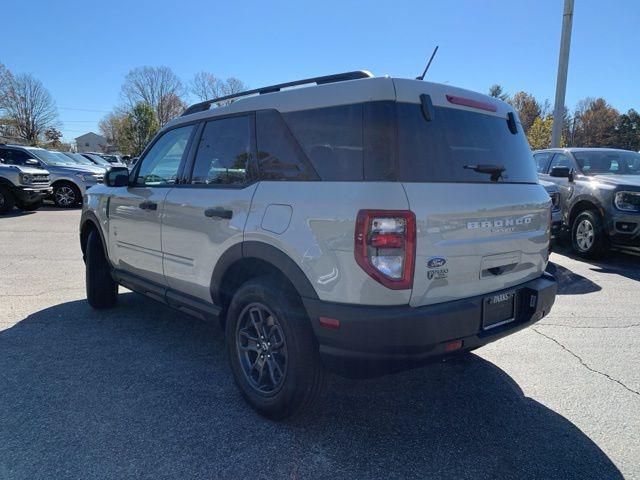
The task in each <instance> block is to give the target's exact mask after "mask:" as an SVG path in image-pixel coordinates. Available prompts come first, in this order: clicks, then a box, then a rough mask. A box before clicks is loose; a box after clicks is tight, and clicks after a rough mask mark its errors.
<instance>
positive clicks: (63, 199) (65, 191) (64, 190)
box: [53, 185, 76, 207]
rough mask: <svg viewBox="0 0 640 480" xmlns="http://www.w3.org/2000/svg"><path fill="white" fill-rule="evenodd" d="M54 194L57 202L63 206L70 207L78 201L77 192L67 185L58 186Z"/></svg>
mask: <svg viewBox="0 0 640 480" xmlns="http://www.w3.org/2000/svg"><path fill="white" fill-rule="evenodd" d="M53 195H54V197H55V199H56V203H57V204H58V205H61V206H63V207H70V206H72V205H74V204H75V203H76V192H75V191H74V190H73V188H71V187H69V186H67V185H63V186H61V187H58V188H57V189H56V191H55V192H54V194H53Z"/></svg>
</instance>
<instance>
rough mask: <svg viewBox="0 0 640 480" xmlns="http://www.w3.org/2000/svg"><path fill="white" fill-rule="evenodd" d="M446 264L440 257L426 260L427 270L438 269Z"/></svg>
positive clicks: (444, 259) (445, 260)
mask: <svg viewBox="0 0 640 480" xmlns="http://www.w3.org/2000/svg"><path fill="white" fill-rule="evenodd" d="M445 263H447V259H446V258H442V257H430V258H428V259H427V268H440V267H442V266H443V265H444V264H445Z"/></svg>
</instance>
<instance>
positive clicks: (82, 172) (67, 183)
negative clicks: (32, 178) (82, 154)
mask: <svg viewBox="0 0 640 480" xmlns="http://www.w3.org/2000/svg"><path fill="white" fill-rule="evenodd" d="M7 152H9V154H10V155H12V156H14V157H15V158H16V161H17V162H19V163H16V165H32V166H38V167H41V168H43V169H46V170H47V171H48V172H49V174H50V179H51V186H52V187H53V191H52V193H51V199H52V200H53V202H54V203H55V204H56V206H57V207H61V208H71V207H75V206H78V205H80V204H81V203H82V196H83V195H84V193H85V192H86V191H87V189H88V188H90V187H92V186H94V185H96V184H98V183H102V180H103V178H104V173H105V170H104V169H103V168H101V167H98V166H95V165H94V166H91V165H80V164H78V163H76V162H75V161H74V160H72V159H71V158H69V157H68V156H66V155H64V154H62V153H60V152H57V153H56V152H50V151H48V150H45V149H43V148H37V147H25V146H21V145H3V146H1V147H0V157H1V156H2V155H7ZM33 161H35V163H34V162H33Z"/></svg>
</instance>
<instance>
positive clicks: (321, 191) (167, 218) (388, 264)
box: [80, 72, 556, 418]
mask: <svg viewBox="0 0 640 480" xmlns="http://www.w3.org/2000/svg"><path fill="white" fill-rule="evenodd" d="M304 84H316V86H310V87H308V88H287V87H300V86H302V85H304ZM229 99H231V97H223V98H222V99H214V100H211V101H207V102H203V103H201V104H197V105H194V106H192V107H190V108H189V109H188V110H187V111H186V112H185V114H184V115H183V116H182V117H180V118H177V119H175V120H173V121H172V122H170V123H169V124H168V125H167V126H166V127H165V128H164V129H163V130H162V131H161V132H160V133H159V134H158V135H157V136H156V138H155V139H154V140H153V141H152V142H151V144H150V145H149V146H148V147H147V149H146V150H145V152H144V153H143V154H142V156H141V158H140V161H139V162H138V163H137V164H136V166H135V168H134V169H133V171H132V172H131V173H130V174H129V172H127V171H126V170H125V169H113V170H111V171H110V172H109V173H108V174H107V176H106V179H105V183H106V185H104V186H102V185H99V186H97V187H94V188H91V189H90V190H89V191H88V192H87V194H86V202H85V204H84V207H83V214H82V219H81V226H80V241H81V245H82V250H83V253H84V258H85V262H86V276H87V297H88V300H89V303H90V304H91V305H92V306H94V307H96V308H104V307H112V306H114V304H115V303H116V298H117V291H118V284H120V285H123V286H125V287H127V288H130V289H132V290H135V291H138V292H141V293H143V294H146V295H148V296H149V297H151V298H153V299H155V300H158V301H160V302H163V303H166V304H168V305H169V306H172V307H175V308H177V309H179V310H181V311H183V312H186V313H189V314H192V315H195V316H198V317H201V318H219V319H221V321H222V324H223V325H224V328H225V329H226V342H227V346H228V350H229V358H230V363H231V369H232V371H233V375H234V377H235V380H236V382H237V384H238V386H239V388H240V390H241V391H242V393H243V395H244V397H245V398H246V399H247V401H248V402H249V403H250V404H251V406H252V407H253V408H255V409H256V410H257V411H258V412H260V413H262V414H264V415H266V416H270V417H273V418H283V417H286V416H289V415H292V414H294V413H296V412H299V411H301V410H303V409H304V408H305V407H307V406H308V405H310V404H311V403H312V401H313V400H314V399H315V398H316V397H317V396H318V395H319V393H320V392H321V390H322V385H323V384H324V378H325V372H326V371H333V372H338V373H340V374H344V375H349V376H358V377H364V376H372V375H379V374H382V373H388V372H393V371H396V370H399V369H403V368H409V367H412V366H416V365H420V364H423V363H425V362H427V361H429V360H431V359H434V358H439V357H441V356H443V355H449V354H454V353H457V352H462V351H468V350H472V349H475V348H478V347H479V346H482V345H484V344H486V343H488V342H491V341H493V340H496V339H498V338H500V337H502V336H504V335H507V334H509V333H512V332H515V331H517V330H519V329H521V328H523V327H526V326H528V325H530V324H531V323H533V322H535V321H537V320H539V319H541V318H542V317H543V316H545V315H546V314H548V313H549V310H550V309H551V306H552V304H553V302H554V299H555V294H556V282H555V280H554V278H553V277H551V276H550V275H548V274H545V273H544V271H545V267H546V264H547V260H548V250H549V235H550V232H549V230H550V208H551V200H550V199H549V195H547V193H546V192H545V189H544V188H543V187H542V186H541V185H539V184H538V179H537V175H536V169H535V167H534V162H533V159H532V156H531V151H530V150H529V147H528V144H527V141H526V138H525V136H524V134H523V132H522V126H521V125H520V123H519V120H518V118H517V116H516V114H515V112H514V111H513V109H512V108H511V106H509V105H508V104H506V103H504V102H501V101H499V100H496V99H494V98H489V97H486V96H484V95H480V94H477V93H474V92H470V91H466V90H461V89H458V88H453V87H450V86H447V85H437V84H433V83H427V82H421V81H415V80H403V79H393V78H373V77H372V76H371V74H369V73H367V72H351V73H345V74H339V75H332V76H326V77H319V78H313V79H307V80H302V81H299V82H291V83H288V84H282V85H276V86H272V87H267V88H264V89H259V90H253V91H250V92H245V93H243V94H238V95H236V96H234V97H233V99H234V100H236V101H234V102H233V103H231V104H228V105H226V106H222V107H218V108H213V109H210V107H211V106H212V105H215V104H219V103H220V102H221V101H224V100H229Z"/></svg>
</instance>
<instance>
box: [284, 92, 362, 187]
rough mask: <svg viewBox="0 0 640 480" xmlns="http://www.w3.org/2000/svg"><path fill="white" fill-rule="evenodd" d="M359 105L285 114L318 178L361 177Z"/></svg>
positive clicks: (360, 111)
mask: <svg viewBox="0 0 640 480" xmlns="http://www.w3.org/2000/svg"><path fill="white" fill-rule="evenodd" d="M362 111H363V106H362V104H356V105H343V106H338V107H329V108H320V109H312V110H303V111H299V112H291V113H285V114H284V118H285V120H286V122H287V124H288V125H289V128H290V129H291V131H292V132H293V135H294V136H295V137H296V139H297V140H298V142H299V143H300V145H301V146H302V148H303V149H304V151H305V153H306V154H307V157H308V158H309V160H311V163H312V165H313V168H314V169H315V170H316V172H318V175H320V178H321V179H322V180H327V181H346V180H362V179H363V176H364V167H363V148H362Z"/></svg>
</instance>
